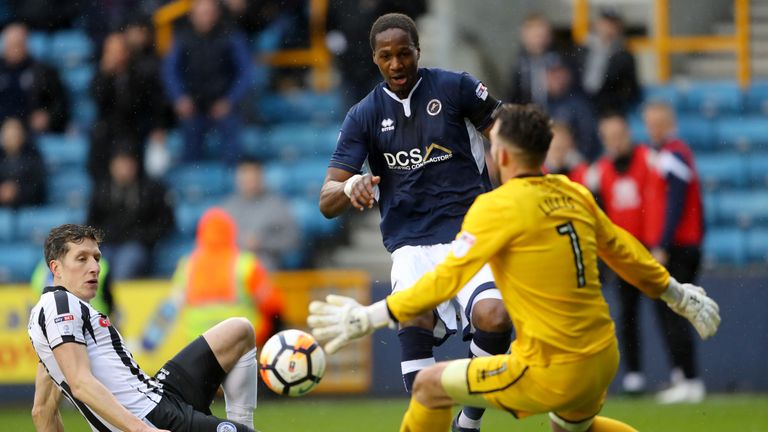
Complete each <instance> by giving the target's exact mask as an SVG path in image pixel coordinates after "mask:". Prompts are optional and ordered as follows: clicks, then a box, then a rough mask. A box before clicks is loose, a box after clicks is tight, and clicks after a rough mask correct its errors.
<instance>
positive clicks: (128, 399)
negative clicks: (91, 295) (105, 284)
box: [28, 286, 163, 432]
mask: <svg viewBox="0 0 768 432" xmlns="http://www.w3.org/2000/svg"><path fill="white" fill-rule="evenodd" d="M28 332H29V338H30V339H31V341H32V346H33V347H34V348H35V351H36V352H37V355H38V357H40V361H41V362H42V363H43V365H44V366H45V368H46V369H47V370H48V374H49V375H50V376H51V378H52V379H53V381H54V382H55V383H56V385H58V386H59V388H60V389H61V391H62V393H63V394H64V396H66V397H67V399H69V400H70V401H71V402H72V403H73V404H74V405H75V406H77V408H78V409H79V410H80V412H81V413H82V415H83V417H85V419H86V420H87V421H88V423H89V424H90V426H91V429H92V430H94V431H98V432H102V431H118V430H119V429H118V428H117V427H115V426H113V425H111V424H109V423H108V422H107V421H106V420H104V419H103V418H101V417H99V416H98V415H97V414H96V413H95V412H94V411H93V410H92V409H91V408H90V407H88V405H86V404H84V403H83V402H81V401H79V400H77V399H76V398H75V397H74V395H73V394H72V391H71V389H70V385H69V384H68V383H67V380H66V379H65V377H64V374H63V373H62V372H61V368H60V367H59V365H58V363H57V362H56V358H55V357H54V356H53V350H54V349H55V348H56V347H57V346H59V345H61V344H64V343H79V344H82V345H85V348H86V350H87V351H88V359H89V360H90V363H91V372H92V373H93V376H94V377H96V379H98V380H99V381H100V382H101V383H102V384H103V385H104V386H105V387H106V388H107V389H108V390H109V391H110V392H111V393H112V394H114V395H115V397H116V398H117V400H118V401H119V402H120V404H121V405H122V406H124V407H125V408H126V409H127V410H128V411H130V412H131V413H133V414H134V415H135V416H137V417H138V418H140V419H144V417H145V416H146V415H147V414H148V413H149V412H150V411H152V409H154V408H155V406H157V404H158V402H160V399H161V397H162V394H163V391H162V388H161V386H160V384H159V383H158V382H157V381H156V380H155V379H154V378H153V377H152V376H150V375H148V374H146V373H145V372H144V371H142V370H141V369H140V368H139V366H138V364H136V361H135V360H134V359H133V355H131V353H130V352H129V351H128V349H127V348H126V346H125V342H124V341H123V338H122V336H120V333H118V331H117V329H115V328H114V327H113V326H112V324H111V323H110V322H109V318H107V316H106V315H103V314H100V313H99V312H97V311H96V309H94V308H93V307H91V305H90V304H88V303H85V302H83V301H81V300H80V299H78V298H77V297H75V296H74V295H73V294H71V293H70V292H69V291H67V290H66V289H65V288H63V287H60V286H58V287H48V288H46V289H45V290H44V291H43V295H42V296H41V297H40V301H39V302H38V303H37V305H35V307H34V308H32V313H31V314H30V317H29V325H28Z"/></svg>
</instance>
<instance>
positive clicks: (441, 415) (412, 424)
mask: <svg viewBox="0 0 768 432" xmlns="http://www.w3.org/2000/svg"><path fill="white" fill-rule="evenodd" d="M450 427H451V408H450V407H448V408H438V409H429V408H427V407H425V406H424V405H422V404H421V403H419V401H417V400H416V398H415V397H412V398H411V403H410V405H408V411H406V412H405V416H403V423H402V424H401V425H400V432H433V431H447V430H448V428H450Z"/></svg>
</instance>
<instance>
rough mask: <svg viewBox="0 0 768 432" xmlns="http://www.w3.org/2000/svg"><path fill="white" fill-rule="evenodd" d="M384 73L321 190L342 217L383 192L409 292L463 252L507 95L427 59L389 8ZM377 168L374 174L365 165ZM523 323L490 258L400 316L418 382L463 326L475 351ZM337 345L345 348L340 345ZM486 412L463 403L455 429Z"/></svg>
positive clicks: (395, 258) (404, 20)
mask: <svg viewBox="0 0 768 432" xmlns="http://www.w3.org/2000/svg"><path fill="white" fill-rule="evenodd" d="M370 43H371V49H372V50H373V61H374V62H375V63H376V65H377V66H378V68H379V71H380V72H381V75H382V76H383V78H384V82H382V83H381V84H379V85H378V86H376V87H375V88H374V89H373V90H372V91H371V92H370V93H369V94H368V96H366V97H365V98H363V100H361V101H360V102H359V103H358V104H357V105H355V106H353V107H352V108H351V109H350V110H349V112H348V114H347V116H346V119H345V120H344V123H343V124H342V127H341V134H340V135H339V139H338V143H337V147H336V151H335V152H334V154H333V156H332V157H331V161H330V164H329V168H328V172H327V176H326V178H325V183H324V185H323V188H322V190H321V192H320V209H321V211H322V212H323V214H324V215H325V216H326V217H328V218H332V217H336V216H338V215H339V214H341V213H343V212H344V211H346V210H347V209H348V208H349V207H350V206H352V207H354V208H356V209H358V210H361V211H362V210H364V209H366V208H372V207H373V204H374V202H375V201H378V204H379V210H380V213H381V232H382V237H383V239H384V246H385V247H386V248H387V250H388V251H389V252H390V253H391V254H392V275H391V279H392V289H393V291H398V290H401V289H405V288H407V287H409V286H411V285H413V283H414V282H416V281H417V280H418V279H419V278H420V277H421V276H422V275H423V274H424V273H426V272H428V271H430V270H432V269H433V268H434V266H435V265H436V264H438V263H439V262H441V261H442V259H443V258H444V257H445V256H446V255H447V254H448V252H449V251H451V250H453V251H454V252H455V253H459V252H460V251H457V248H458V249H460V248H461V247H462V245H467V244H471V242H472V240H473V239H469V238H467V239H458V240H457V241H454V239H455V237H456V234H457V233H458V232H459V231H460V227H461V222H462V220H463V218H464V215H465V214H466V212H467V210H468V209H469V207H470V205H472V203H473V202H474V200H475V197H477V196H478V195H480V194H481V193H483V192H487V191H489V190H490V189H491V184H490V181H489V178H488V173H487V168H486V166H485V152H484V145H483V139H482V135H485V136H487V134H488V132H489V131H490V129H491V126H492V125H493V122H494V120H493V113H494V111H495V110H496V109H497V108H498V107H499V105H500V102H499V101H497V100H496V99H494V98H493V97H492V96H490V95H489V93H488V90H487V89H486V87H485V86H484V85H483V83H481V82H480V81H479V80H477V79H476V78H474V77H472V76H471V75H469V74H467V73H457V72H449V71H445V70H440V69H428V68H419V67H418V60H419V55H420V48H419V35H418V32H417V30H416V25H415V23H414V22H413V20H412V19H411V18H409V17H408V16H406V15H402V14H387V15H383V16H381V17H379V18H378V19H377V20H376V22H375V23H374V24H373V26H372V27H371V33H370ZM366 162H367V166H368V168H369V169H370V172H368V173H363V166H364V165H365V164H366ZM511 328H512V324H511V320H510V318H509V315H508V314H507V312H506V310H505V308H504V304H503V303H502V301H501V296H500V294H499V292H498V290H497V289H496V285H495V283H494V282H493V275H492V274H491V271H490V268H489V267H488V266H487V265H486V266H485V267H484V268H483V270H482V271H480V272H479V273H478V274H477V275H476V276H475V277H474V278H473V279H472V280H471V281H470V282H469V283H468V284H467V285H466V286H465V287H464V289H463V290H462V291H461V292H460V293H459V295H457V296H456V298H454V301H452V302H446V303H443V304H441V305H440V306H438V308H437V309H436V310H435V311H433V312H431V313H428V314H425V315H423V316H421V317H419V318H417V319H414V320H411V321H408V322H404V323H401V329H400V331H399V332H398V338H399V340H400V345H401V360H402V362H401V370H402V374H403V381H404V384H405V387H406V390H408V391H410V388H411V385H412V384H413V380H414V378H415V376H416V373H417V372H418V371H419V370H421V369H423V368H425V367H428V366H430V365H432V364H434V363H435V358H434V355H433V353H432V349H433V346H435V345H438V344H440V343H441V342H442V341H443V340H444V339H445V338H446V337H447V336H449V335H450V334H452V333H455V332H457V331H462V333H463V336H464V339H465V340H471V343H470V354H471V355H473V356H488V355H495V354H502V353H506V352H507V349H508V348H509V344H510V338H511V332H512V330H511ZM328 348H330V349H329V350H330V351H331V352H333V351H335V350H336V349H338V348H340V347H339V346H335V345H334V344H333V343H331V344H329V346H328ZM482 414H483V410H482V409H477V408H469V407H467V408H464V409H463V410H462V412H461V413H460V414H459V415H458V416H457V418H456V419H455V420H454V425H453V430H455V431H477V430H479V429H480V420H481V417H482Z"/></svg>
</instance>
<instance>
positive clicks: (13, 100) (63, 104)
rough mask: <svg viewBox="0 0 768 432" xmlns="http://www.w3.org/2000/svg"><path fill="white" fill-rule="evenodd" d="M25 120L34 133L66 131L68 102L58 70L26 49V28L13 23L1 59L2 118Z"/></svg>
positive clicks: (4, 36)
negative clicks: (31, 54)
mask: <svg viewBox="0 0 768 432" xmlns="http://www.w3.org/2000/svg"><path fill="white" fill-rule="evenodd" d="M8 117H18V118H20V119H22V120H23V121H24V122H25V124H26V125H27V127H28V128H29V129H30V130H31V131H32V132H35V133H45V132H63V131H64V130H65V129H66V127H67V122H68V121H69V104H68V98H67V95H66V93H65V92H64V87H63V86H62V85H61V79H59V74H58V73H57V72H56V69H54V68H52V67H50V66H47V65H45V64H43V63H40V62H38V61H36V60H35V59H33V58H32V57H31V56H30V55H29V52H28V51H27V28H26V27H25V26H24V25H23V24H10V25H9V26H7V27H6V28H5V30H4V31H3V51H2V59H0V121H2V120H4V119H6V118H8Z"/></svg>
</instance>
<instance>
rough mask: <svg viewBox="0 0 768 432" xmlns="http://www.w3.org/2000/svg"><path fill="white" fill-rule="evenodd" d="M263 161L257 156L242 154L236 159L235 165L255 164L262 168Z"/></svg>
mask: <svg viewBox="0 0 768 432" xmlns="http://www.w3.org/2000/svg"><path fill="white" fill-rule="evenodd" d="M265 162H266V161H265V160H264V159H262V158H260V157H257V156H243V157H241V158H240V160H238V161H237V167H238V168H239V167H246V166H256V167H259V168H263V167H264V163H265Z"/></svg>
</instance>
